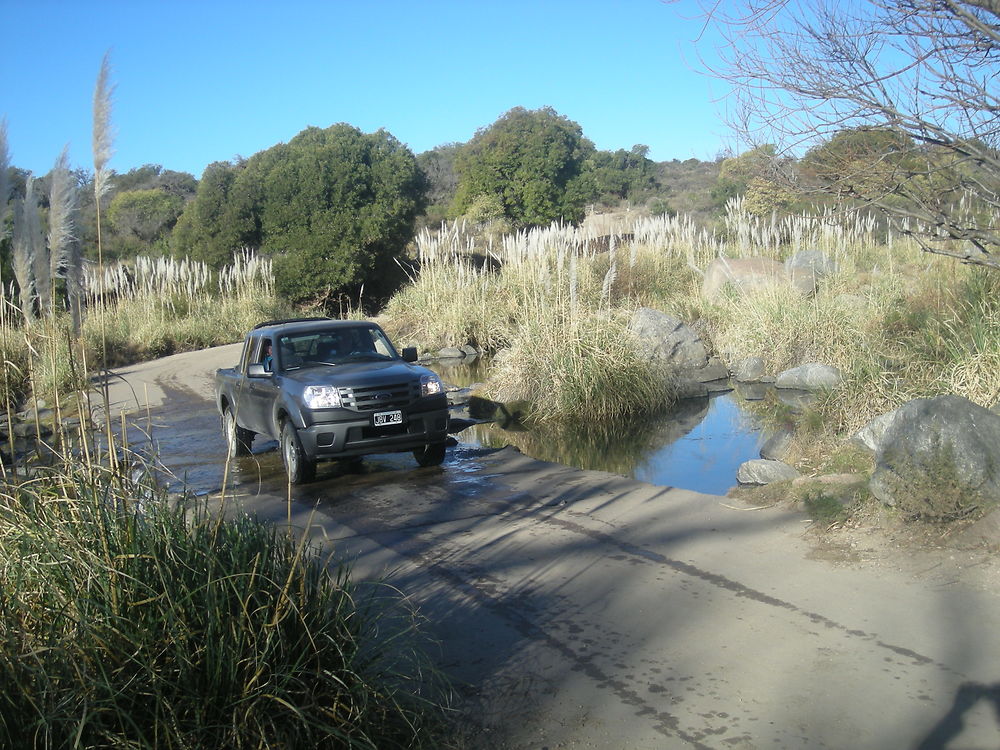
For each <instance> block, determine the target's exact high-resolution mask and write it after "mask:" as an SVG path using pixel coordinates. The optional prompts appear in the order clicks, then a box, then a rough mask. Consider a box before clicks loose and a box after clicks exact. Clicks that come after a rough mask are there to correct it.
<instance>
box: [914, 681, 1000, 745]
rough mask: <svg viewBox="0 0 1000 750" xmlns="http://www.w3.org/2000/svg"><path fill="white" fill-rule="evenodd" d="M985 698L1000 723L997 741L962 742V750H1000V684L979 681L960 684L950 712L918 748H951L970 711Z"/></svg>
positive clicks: (999, 723) (964, 725)
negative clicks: (974, 745)
mask: <svg viewBox="0 0 1000 750" xmlns="http://www.w3.org/2000/svg"><path fill="white" fill-rule="evenodd" d="M983 701H985V702H986V703H987V704H989V705H990V706H991V707H992V709H993V713H994V716H995V718H996V722H997V741H996V742H995V743H994V744H990V745H982V746H979V747H975V748H973V747H968V746H965V745H963V746H962V747H963V750H997V748H998V747H1000V683H997V682H995V683H993V684H992V685H983V684H980V683H977V682H966V683H963V684H962V685H960V686H959V688H958V691H957V692H956V693H955V700H954V702H953V703H952V705H951V708H950V709H949V711H948V713H946V714H945V715H944V716H943V717H941V721H939V722H938V723H937V724H936V725H935V726H934V728H933V729H932V730H931V732H930V733H929V734H928V735H927V736H926V737H925V738H924V739H923V741H922V742H921V743H920V744H919V745H917V750H948V748H949V744H950V743H951V741H952V740H954V739H956V738H958V737H959V735H961V734H962V732H963V731H965V729H966V721H965V720H966V716H967V715H968V713H969V712H970V711H971V710H972V709H974V708H975V707H976V706H978V705H979V703H980V702H983Z"/></svg>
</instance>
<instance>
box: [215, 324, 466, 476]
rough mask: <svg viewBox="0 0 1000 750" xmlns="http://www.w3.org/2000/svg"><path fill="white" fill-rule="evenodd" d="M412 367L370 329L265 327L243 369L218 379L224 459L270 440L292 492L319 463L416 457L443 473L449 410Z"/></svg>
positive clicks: (429, 376)
mask: <svg viewBox="0 0 1000 750" xmlns="http://www.w3.org/2000/svg"><path fill="white" fill-rule="evenodd" d="M416 358H417V352H416V350H415V349H412V348H408V349H404V350H403V354H402V356H400V355H399V353H397V351H396V349H395V348H394V347H393V345H392V344H391V343H390V341H389V338H388V337H387V336H386V335H385V333H384V332H383V331H382V329H381V328H379V327H378V326H377V325H376V324H375V323H371V322H366V321H351V320H331V319H328V318H303V319H295V320H278V321H268V322H266V323H261V324H260V325H258V326H256V327H255V328H254V329H253V330H252V331H250V333H249V334H247V337H246V341H245V342H244V343H243V353H242V355H241V356H240V362H239V364H238V365H237V366H236V367H230V368H223V369H220V370H218V371H216V374H215V402H216V406H217V407H218V409H219V412H220V413H221V414H222V424H223V430H224V432H225V436H226V444H227V448H228V452H229V456H230V457H231V458H232V457H236V456H241V455H247V454H249V453H250V448H251V444H252V442H253V439H254V436H255V435H266V436H267V437H269V438H273V439H276V440H278V441H279V442H280V444H281V458H282V462H283V463H284V465H285V471H286V472H287V473H288V479H289V481H290V482H291V483H292V484H300V483H303V482H309V481H311V480H312V479H313V478H314V477H315V474H316V462H317V461H318V460H320V459H337V458H348V457H351V456H363V455H366V454H371V453H389V452H396V451H413V455H414V457H415V458H416V460H417V463H419V464H420V465H421V466H435V465H437V464H440V463H441V462H442V461H443V460H444V452H445V441H446V440H447V436H448V402H447V398H446V397H445V394H444V388H443V386H442V384H441V380H440V379H439V378H438V376H437V375H435V374H434V373H433V372H431V371H430V370H428V369H426V368H424V367H419V366H417V365H415V364H413V362H414V361H415V360H416Z"/></svg>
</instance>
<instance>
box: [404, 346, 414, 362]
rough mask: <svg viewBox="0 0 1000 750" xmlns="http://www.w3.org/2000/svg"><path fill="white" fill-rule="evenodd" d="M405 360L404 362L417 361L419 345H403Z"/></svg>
mask: <svg viewBox="0 0 1000 750" xmlns="http://www.w3.org/2000/svg"><path fill="white" fill-rule="evenodd" d="M403 361H404V362H416V361H417V347H415V346H406V347H403Z"/></svg>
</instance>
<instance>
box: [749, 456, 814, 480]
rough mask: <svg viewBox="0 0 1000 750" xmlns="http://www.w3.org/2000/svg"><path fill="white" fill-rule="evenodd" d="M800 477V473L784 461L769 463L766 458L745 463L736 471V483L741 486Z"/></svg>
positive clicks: (753, 459)
mask: <svg viewBox="0 0 1000 750" xmlns="http://www.w3.org/2000/svg"><path fill="white" fill-rule="evenodd" d="M798 476H800V474H799V472H798V471H796V469H795V468H794V467H793V466H789V465H788V464H786V463H785V462H784V461H768V460H767V459H764V458H752V459H750V460H749V461H744V462H743V463H742V464H740V467H739V468H738V469H737V470H736V481H737V482H739V483H740V484H771V483H772V482H784V481H788V480H790V479H795V478H796V477H798Z"/></svg>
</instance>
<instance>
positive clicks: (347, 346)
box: [278, 326, 399, 370]
mask: <svg viewBox="0 0 1000 750" xmlns="http://www.w3.org/2000/svg"><path fill="white" fill-rule="evenodd" d="M278 350H279V362H280V364H281V369H283V370H295V369H298V368H301V367H315V366H323V365H342V364H347V363H349V362H358V361H362V360H369V361H372V360H374V361H380V360H391V359H398V357H399V355H398V354H397V353H396V350H395V349H394V348H393V346H392V344H391V343H390V342H389V339H388V338H387V337H386V335H385V334H384V333H383V332H382V330H381V329H380V328H370V327H367V326H358V327H356V328H330V329H326V330H318V331H316V330H313V331H307V332H303V333H297V334H290V335H285V336H280V337H279V338H278Z"/></svg>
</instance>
